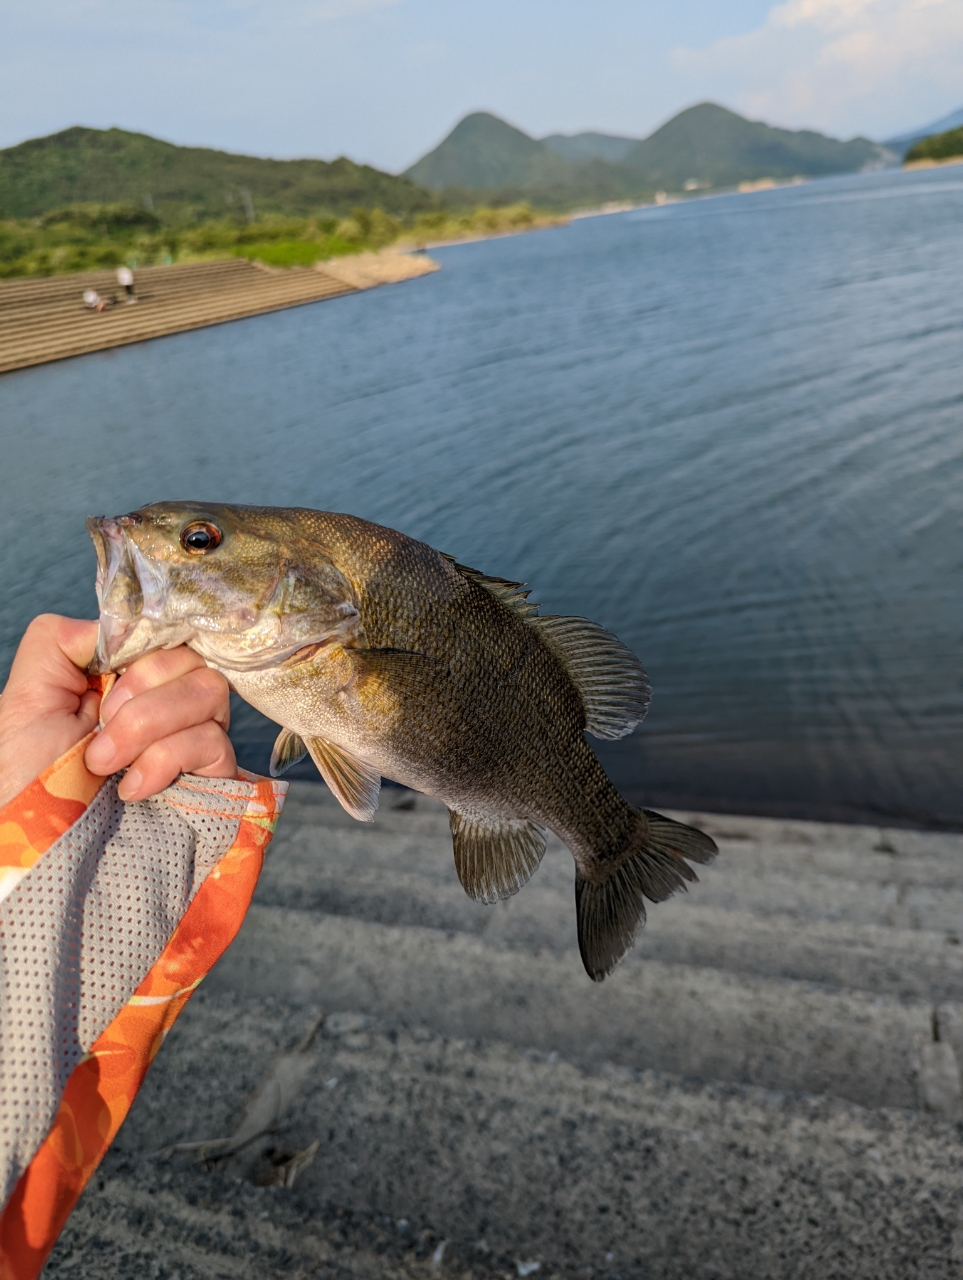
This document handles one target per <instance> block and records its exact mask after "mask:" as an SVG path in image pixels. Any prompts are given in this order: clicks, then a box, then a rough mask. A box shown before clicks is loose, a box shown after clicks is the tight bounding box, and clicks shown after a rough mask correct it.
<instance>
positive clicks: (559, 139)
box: [541, 133, 639, 164]
mask: <svg viewBox="0 0 963 1280" xmlns="http://www.w3.org/2000/svg"><path fill="white" fill-rule="evenodd" d="M541 141H542V142H543V143H544V144H545V146H546V147H548V148H549V150H550V151H554V152H555V154H556V155H557V156H562V158H563V159H565V160H608V161H609V163H610V164H621V163H622V161H623V160H624V159H625V157H626V156H627V155H628V154H629V152H630V151H631V150H632V148H633V147H634V146H635V144H636V143H637V142H638V141H639V139H638V138H623V137H620V136H619V135H616V134H611V133H571V134H565V133H550V134H549V136H548V137H547V138H542V139H541Z"/></svg>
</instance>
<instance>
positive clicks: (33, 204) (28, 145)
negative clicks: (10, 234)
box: [0, 126, 434, 219]
mask: <svg viewBox="0 0 963 1280" xmlns="http://www.w3.org/2000/svg"><path fill="white" fill-rule="evenodd" d="M88 202H89V203H97V204H115V203H127V204H137V205H141V206H142V207H146V208H148V209H150V210H152V211H153V210H156V212H157V213H158V214H160V215H161V217H163V218H165V219H179V218H185V217H188V218H196V217H211V216H220V215H223V214H226V213H229V212H231V211H234V212H238V213H241V214H242V216H247V217H249V218H250V217H253V215H254V213H255V212H256V213H281V214H290V215H301V216H304V215H307V214H314V213H318V212H321V211H323V212H327V213H331V214H336V215H344V214H347V213H349V212H350V211H351V209H353V208H355V207H356V206H358V205H364V206H365V207H367V208H374V207H380V208H382V209H384V210H385V211H386V212H387V213H392V214H408V213H413V212H416V211H418V210H421V209H427V208H430V207H432V205H433V203H434V202H433V200H432V198H431V196H429V195H428V193H427V192H425V191H423V190H420V189H419V188H418V187H417V186H415V185H414V183H412V182H410V181H409V180H408V179H407V178H398V177H395V176H393V175H392V174H389V173H382V172H381V171H380V170H379V169H373V168H371V167H370V166H368V165H359V164H355V163H354V162H353V161H351V160H346V159H344V158H343V157H342V158H341V159H339V160H332V161H325V160H262V159H259V158H257V157H254V156H239V155H233V154H230V153H228V152H226V151H214V150H210V149H208V148H206V147H178V146H175V145H174V144H173V143H170V142H162V141H161V140H160V139H159V138H152V137H150V136H149V135H148V134H145V133H128V132H127V131H126V130H124V129H87V128H82V127H79V126H78V127H75V128H72V129H64V130H63V131H62V132H61V133H54V134H51V135H50V136H49V137H46V138H33V139H31V140H30V141H29V142H21V143H20V144H19V145H18V146H15V147H7V148H6V149H5V150H0V210H2V213H3V214H4V215H6V216H7V217H17V218H28V217H36V216H37V215H39V214H43V213H45V212H46V211H47V210H49V209H54V208H58V207H60V206H63V205H68V204H75V203H88Z"/></svg>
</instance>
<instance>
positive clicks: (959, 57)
mask: <svg viewBox="0 0 963 1280" xmlns="http://www.w3.org/2000/svg"><path fill="white" fill-rule="evenodd" d="M706 98H711V99H713V100H715V101H718V102H722V103H724V104H725V105H727V106H731V107H733V108H734V109H736V110H739V111H742V112H743V113H745V114H748V115H750V116H752V117H754V118H757V119H765V120H768V121H769V122H771V123H774V124H781V125H787V126H789V127H803V126H809V127H815V128H819V129H823V130H825V131H826V132H829V133H833V134H835V135H837V136H851V135H853V134H856V133H864V134H867V135H869V136H870V137H875V138H882V137H886V136H888V135H890V134H894V133H899V132H903V131H905V130H907V129H909V128H913V127H915V126H917V125H921V124H924V123H926V122H927V121H928V120H930V119H933V118H936V117H938V116H941V115H943V114H945V113H946V112H947V111H950V110H952V109H954V108H956V107H959V106H963V3H961V2H960V0H781V2H780V3H775V4H774V3H772V2H771V0H485V2H484V3H471V4H469V3H466V2H463V0H33V2H32V3H24V0H0V146H9V145H10V144H12V143H15V142H19V141H22V140H23V139H24V138H28V137H36V136H38V135H41V134H45V133H51V132H53V131H55V130H57V129H61V128H64V127H66V126H67V125H69V124H89V125H95V126H101V127H103V126H108V125H112V124H116V125H120V126H122V127H124V128H128V129H140V130H143V131H145V132H147V133H152V134H155V135H157V136H159V137H163V138H168V139H170V140H171V141H174V142H181V143H196V144H204V145H210V146H217V147H224V148H226V149H228V150H233V151H246V152H251V153H255V154H260V155H272V156H295V155H313V156H324V157H331V156H335V155H339V154H346V155H349V156H351V157H353V158H354V159H358V160H364V161H368V162H370V163H372V164H376V165H379V166H380V167H383V168H387V169H391V170H398V169H401V168H403V167H404V166H406V165H407V164H410V163H411V162H412V161H413V160H415V159H416V158H417V157H418V156H419V155H420V154H422V152H424V151H425V150H427V149H428V148H429V147H431V146H433V145H434V144H435V143H436V142H437V141H439V140H440V138H441V137H443V136H444V134H445V133H447V132H448V130H449V129H450V128H451V127H452V125H453V124H454V123H455V121H456V120H458V119H459V118H460V117H461V116H462V115H464V114H465V113H466V112H467V111H471V110H476V109H487V110H490V111H494V112H496V113H497V114H499V115H502V116H504V117H505V118H506V119H509V120H511V121H512V122H514V123H516V124H518V125H519V126H521V127H522V128H524V129H526V130H527V131H529V132H530V133H533V134H534V135H536V136H540V135H543V134H545V133H550V132H555V131H563V132H575V131H577V130H579V129H587V128H597V129H602V130H605V131H608V132H613V133H625V134H630V135H634V136H643V135H645V134H646V133H648V132H650V131H651V130H652V129H653V128H655V127H656V126H657V125H658V124H660V123H661V122H662V121H663V120H665V119H667V118H668V117H669V116H671V115H673V114H674V113H675V112H676V111H678V110H680V109H681V108H682V107H684V106H687V105H689V104H691V103H693V102H698V101H701V100H703V99H706Z"/></svg>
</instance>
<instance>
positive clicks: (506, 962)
mask: <svg viewBox="0 0 963 1280" xmlns="http://www.w3.org/2000/svg"><path fill="white" fill-rule="evenodd" d="M207 981H208V985H209V987H210V989H211V990H213V991H216V992H229V993H232V994H240V993H246V994H249V995H252V996H257V997H262V998H266V997H268V996H272V995H273V996H276V997H277V998H279V999H282V1000H284V1001H285V1002H288V1003H291V1004H298V1003H300V1004H304V1005H310V1004H313V1003H317V1002H321V1003H323V1004H325V1005H326V1006H327V1005H328V1004H331V1003H333V1004H334V1005H335V1006H336V1007H345V1006H347V1007H363V1008H365V1009H366V1010H368V1011H369V1012H371V1013H374V1014H377V1015H378V1016H379V1017H388V1016H390V1017H391V1018H392V1019H393V1020H394V1021H396V1022H397V1023H399V1024H400V1025H404V1026H407V1027H413V1026H427V1027H428V1028H430V1029H431V1031H432V1032H433V1033H434V1034H437V1035H446V1036H459V1037H464V1038H466V1039H473V1040H474V1039H477V1040H479V1041H487V1040H489V1039H494V1040H498V1041H501V1042H504V1043H508V1044H514V1045H516V1046H518V1047H520V1048H534V1049H538V1050H540V1051H543V1052H546V1053H550V1052H553V1051H555V1052H558V1053H561V1054H562V1056H563V1057H566V1058H568V1059H569V1060H571V1061H573V1062H576V1063H579V1064H580V1065H584V1066H588V1065H593V1064H596V1063H598V1062H601V1061H605V1060H609V1061H612V1062H616V1063H619V1064H621V1065H623V1066H626V1067H631V1068H633V1069H653V1070H659V1071H669V1072H673V1073H676V1074H677V1075H679V1076H682V1077H685V1078H687V1079H690V1080H698V1081H710V1080H722V1081H727V1082H730V1083H745V1084H755V1085H759V1086H761V1087H764V1088H770V1089H782V1090H792V1091H795V1092H808V1093H828V1094H833V1095H835V1096H837V1097H842V1098H848V1099H850V1100H852V1101H855V1102H859V1103H861V1104H862V1105H864V1106H871V1107H910V1108H913V1107H918V1106H920V1105H922V1092H921V1090H922V1083H921V1079H920V1067H921V1052H922V1049H923V1046H924V1045H925V1044H927V1043H929V1042H932V1040H933V1034H934V1033H933V1016H934V1006H933V1005H932V1004H931V1003H928V1002H927V1003H924V1002H922V1001H901V1000H898V999H894V998H891V997H884V996H876V995H872V994H869V993H866V992H860V991H831V990H827V989H825V988H821V987H817V986H815V985H813V984H809V983H803V982H791V981H779V980H774V979H767V978H762V977H755V976H751V975H743V974H732V973H726V972H723V971H719V970H715V969H704V968H696V967H694V966H687V965H680V964H665V963H662V962H660V961H655V960H645V959H640V958H638V957H631V958H630V959H629V960H628V961H627V962H626V963H623V965H622V966H620V968H619V969H618V970H617V971H616V973H615V974H613V975H612V976H611V977H610V978H609V979H607V980H606V982H605V983H603V984H602V985H600V986H596V985H594V984H592V983H590V982H589V980H588V979H587V978H586V976H585V974H584V972H583V970H582V967H581V963H580V961H579V958H578V954H577V952H576V951H574V950H571V951H568V952H564V953H562V954H553V953H551V952H548V951H542V952H540V953H537V954H536V953H523V952H520V951H518V950H514V949H508V948H500V947H496V946H492V945H490V944H489V943H488V942H487V941H486V940H485V939H484V938H477V937H472V936H469V935H466V934H464V933H444V932H442V931H441V930H438V929H427V928H418V927H415V926H413V925H407V926H400V927H399V926H388V925H380V924H372V923H370V922H368V921H362V920H354V919H349V918H344V917H336V916H327V917H325V916H319V915H318V914H317V913H314V912H309V911H297V910H291V909H285V908H280V907H264V906H255V907H252V909H251V912H250V914H249V916H248V919H247V921H246V923H245V925H244V928H243V930H242V932H241V934H240V936H239V937H238V940H237V941H236V942H235V944H234V946H233V947H232V949H231V951H230V952H229V954H228V955H227V956H226V957H225V959H224V960H222V962H221V963H220V965H219V966H218V967H217V969H216V970H215V971H214V972H213V973H212V974H211V975H210V977H209V978H208V980H207ZM951 1007H952V1006H951ZM953 1008H954V1009H955V1007H953ZM950 1017H953V1018H955V1012H954V1014H953V1015H948V1021H947V1025H949V1019H950ZM957 1021H958V1020H956V1021H954V1022H953V1025H954V1026H955V1025H957ZM961 1060H963V1058H961Z"/></svg>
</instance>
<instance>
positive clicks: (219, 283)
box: [0, 258, 357, 373]
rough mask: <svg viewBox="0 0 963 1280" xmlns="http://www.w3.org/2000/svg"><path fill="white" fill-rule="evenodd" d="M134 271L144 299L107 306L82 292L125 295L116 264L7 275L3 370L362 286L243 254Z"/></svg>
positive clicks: (1, 308) (0, 287)
mask: <svg viewBox="0 0 963 1280" xmlns="http://www.w3.org/2000/svg"><path fill="white" fill-rule="evenodd" d="M134 279H135V288H136V291H137V302H136V303H133V304H128V303H125V302H123V301H118V302H117V304H116V305H115V306H113V307H109V308H108V309H107V310H106V311H102V312H100V313H97V312H95V311H90V310H88V309H87V308H86V307H85V306H84V304H83V292H84V290H85V289H96V290H97V292H98V293H99V294H100V295H101V296H102V297H110V296H111V295H113V296H115V297H118V298H120V297H122V296H123V290H122V289H121V288H120V287H119V285H118V284H117V279H116V276H115V274H114V271H113V270H107V271H87V272H82V273H77V274H75V275H63V276H51V277H48V278H44V279H37V278H28V279H16V280H4V281H0V373H7V372H8V371H10V370H11V369H23V368H26V367H27V366H29V365H35V364H44V363H46V362H47V361H48V360H62V359H64V358H66V357H67V356H78V355H84V354H86V353H87V352H90V351H102V350H104V349H105V348H107V347H118V346H123V345H125V344H127V343H130V342H142V341H143V340H144V339H145V338H158V337H161V336H162V335H164V334H168V333H180V332H182V331H184V330H185V329H199V328H201V327H203V326H204V325H209V324H221V323H222V322H223V321H225V320H239V319H241V318H242V317H244V316H254V315H259V314H260V313H261V312H264V311H277V310H280V309H281V308H283V307H297V306H300V305H302V304H303V303H306V302H318V301H320V300H321V299H323V298H334V297H338V296H339V295H341V294H345V293H355V292H357V289H356V287H355V286H354V285H352V284H349V283H347V282H346V281H345V280H343V279H338V278H337V277H336V276H335V275H334V274H333V273H331V274H329V273H328V272H327V271H325V270H323V269H318V268H309V267H292V268H290V269H289V270H272V269H270V268H267V267H263V266H260V265H259V264H256V263H253V262H247V261H246V260H244V259H243V258H232V259H229V260H228V261H226V262H202V263H186V264H184V265H182V266H171V267H145V268H143V269H142V270H139V271H136V272H135V273H134Z"/></svg>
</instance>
